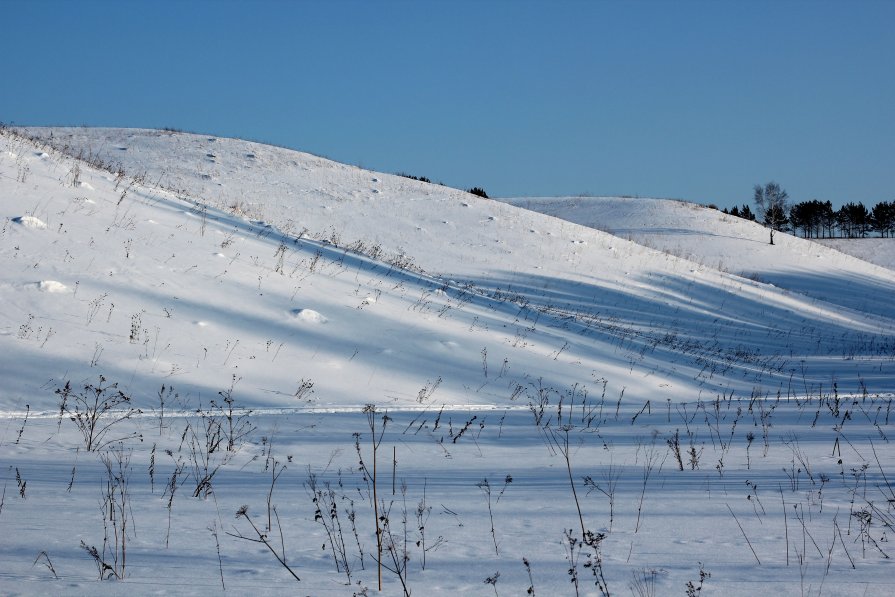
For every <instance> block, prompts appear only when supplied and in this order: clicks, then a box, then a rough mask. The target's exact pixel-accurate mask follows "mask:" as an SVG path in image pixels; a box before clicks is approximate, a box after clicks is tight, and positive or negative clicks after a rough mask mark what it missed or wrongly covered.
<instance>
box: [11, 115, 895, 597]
mask: <svg viewBox="0 0 895 597" xmlns="http://www.w3.org/2000/svg"><path fill="white" fill-rule="evenodd" d="M21 132H22V133H27V134H30V135H37V136H39V137H40V138H42V139H44V141H46V142H47V143H52V144H54V145H55V146H56V147H57V148H61V147H68V148H69V150H70V151H71V152H73V153H78V152H79V151H81V150H83V155H92V156H96V158H98V159H101V160H103V161H104V162H106V163H111V164H117V163H119V162H120V163H121V165H122V167H123V168H124V170H125V172H126V175H125V177H123V178H122V179H121V180H116V178H115V177H114V176H109V174H110V173H108V172H104V173H101V172H97V171H95V170H94V169H93V168H92V167H90V166H89V165H87V164H84V163H81V164H80V165H79V168H80V178H81V180H82V181H89V184H90V185H92V189H87V190H89V191H90V192H89V195H90V198H89V199H85V188H84V187H77V186H72V180H71V176H69V175H68V174H67V173H69V172H72V171H73V166H74V165H75V162H74V160H73V159H72V158H70V157H67V156H65V155H62V154H61V153H60V152H59V151H58V149H56V150H54V149H51V148H50V146H49V145H43V144H38V143H33V142H31V141H29V140H27V139H26V138H24V137H23V136H20V135H19V134H17V133H16V132H14V131H10V130H4V131H3V132H2V134H0V152H2V151H6V152H12V153H15V154H16V155H17V156H18V157H17V158H15V159H9V160H7V159H4V160H0V209H2V210H3V214H2V216H3V219H4V221H6V222H7V224H6V225H5V226H3V227H2V228H0V259H2V263H3V266H4V267H3V268H2V269H0V301H2V304H3V309H2V310H0V350H2V354H3V355H4V357H3V359H0V375H2V377H0V380H2V384H0V475H2V480H0V485H3V489H0V492H2V495H3V498H2V500H0V503H2V506H0V525H2V529H3V530H4V533H5V536H6V537H7V539H6V542H5V544H4V552H3V557H2V561H3V565H2V567H0V568H2V570H0V592H2V593H6V594H12V593H14V594H22V595H43V594H96V595H115V594H121V593H122V592H127V593H132V594H135V595H147V594H157V593H160V592H167V593H176V594H203V595H204V594H218V593H220V592H222V591H223V590H224V589H225V588H226V590H227V592H232V593H234V594H243V593H249V592H251V593H252V594H256V595H268V594H270V595H273V594H286V593H295V592H299V593H301V594H309V595H346V594H347V595H350V594H353V593H358V594H360V593H362V592H364V590H365V589H367V593H368V594H372V593H373V592H375V591H376V588H377V584H378V582H377V576H378V575H377V566H376V561H375V553H376V526H375V521H376V515H375V513H374V507H373V498H372V486H371V482H372V481H371V478H370V475H371V474H372V469H373V448H372V446H373V445H374V442H378V443H377V446H378V449H377V459H376V462H377V464H376V466H377V483H376V488H377V496H378V498H379V500H380V501H379V502H378V503H377V505H376V506H377V508H376V510H377V511H378V513H379V514H380V516H383V518H381V519H380V524H382V522H383V521H384V520H388V522H389V528H388V529H386V530H383V533H384V535H383V536H384V537H385V544H384V545H385V547H384V552H383V564H384V565H385V566H386V568H385V569H384V570H383V574H384V578H383V582H384V593H385V594H389V595H391V594H403V590H402V580H403V581H404V582H406V584H407V586H408V587H409V589H410V590H411V591H412V592H413V594H420V595H449V594H456V593H458V592H463V593H469V594H492V593H494V592H495V590H496V592H497V593H498V594H501V595H504V594H506V595H516V594H523V595H524V594H526V592H527V590H528V589H529V587H532V586H533V592H534V593H535V594H540V595H554V594H557V595H558V594H575V588H574V586H573V584H572V583H571V582H570V580H572V577H571V576H570V575H569V573H568V571H569V569H570V568H573V569H574V570H576V571H577V575H578V580H579V584H580V590H579V593H580V594H588V595H598V594H599V593H600V592H599V590H598V588H597V587H596V586H595V584H594V581H595V578H594V575H593V573H592V571H593V570H596V568H594V567H585V564H586V563H587V561H588V555H586V554H593V553H594V548H593V546H584V548H583V549H582V550H581V551H580V552H579V551H578V550H579V548H580V547H581V543H580V541H581V539H582V526H583V527H586V530H588V531H593V532H595V533H596V532H599V533H603V534H604V535H605V536H604V537H603V538H602V539H601V543H600V553H601V554H602V561H601V564H602V571H603V573H604V574H605V580H606V583H607V585H608V588H609V590H610V592H611V593H612V594H627V593H628V592H630V591H631V590H634V589H630V590H629V585H630V584H632V583H634V579H635V577H636V578H639V579H641V580H642V581H643V582H649V583H652V584H654V585H655V587H654V588H655V590H654V591H653V593H654V594H657V595H666V594H683V593H685V591H686V587H687V582H693V583H694V585H697V586H698V585H699V566H700V563H701V564H702V565H703V566H704V567H705V570H706V571H708V572H710V573H711V577H710V578H706V579H705V582H704V584H705V591H704V592H703V594H724V595H752V594H755V593H756V592H763V593H768V594H813V595H816V594H836V595H889V594H891V593H892V591H893V590H895V581H893V578H895V576H893V574H892V571H893V569H892V567H891V566H892V565H891V561H892V560H891V559H890V558H888V557H886V556H889V555H892V554H891V551H892V549H891V548H890V547H889V545H891V543H890V541H891V538H892V533H893V530H892V521H893V507H895V505H893V504H895V501H892V500H895V495H893V494H892V486H891V484H890V480H892V479H895V473H893V472H892V466H893V464H895V451H893V450H891V448H890V447H889V442H890V439H891V436H892V424H895V416H890V413H891V406H892V400H893V396H895V384H893V379H895V305H893V303H892V300H891V297H892V296H893V291H895V271H893V270H892V269H887V268H885V267H879V266H878V265H874V264H871V263H868V262H867V261H864V260H861V259H857V258H855V257H852V256H848V255H846V254H844V253H842V252H838V251H834V250H832V249H829V248H826V247H823V246H821V245H818V244H816V243H813V242H808V241H803V240H801V239H796V238H793V237H789V236H786V235H778V236H777V237H776V240H777V244H776V245H775V246H774V247H770V246H769V245H768V244H767V236H766V235H767V232H766V231H765V230H764V229H763V228H761V227H760V226H757V225H755V224H752V223H748V222H744V221H739V220H737V219H734V218H729V217H724V216H723V214H720V213H719V212H717V211H714V210H707V209H704V208H699V207H697V206H693V205H690V204H685V203H681V202H672V201H660V200H643V199H641V200H635V199H623V198H566V199H559V200H552V199H546V200H536V199H519V200H512V203H514V204H517V205H509V204H507V203H503V202H499V201H491V200H484V199H479V198H476V197H472V196H470V195H469V194H467V193H465V192H462V191H459V190H455V189H450V188H446V187H441V186H438V185H430V184H425V183H421V182H418V181H414V180H410V179H407V178H403V177H400V176H394V175H390V174H385V173H378V172H377V173H373V172H369V171H365V170H361V169H358V168H353V167H351V166H347V165H343V164H338V163H335V162H331V161H329V160H325V159H323V158H320V157H317V156H313V155H309V154H305V153H301V152H296V151H291V150H287V149H282V148H277V147H269V146H263V145H259V144H256V143H250V142H245V141H240V140H235V139H224V138H209V137H208V136H203V135H192V134H185V133H173V132H169V131H153V130H137V129H79V128H54V129H27V130H22V131H21ZM122 147H126V148H127V151H121V149H120V148H122ZM40 152H45V153H47V157H44V158H41V157H39V156H38V153H40ZM209 153H213V154H214V156H215V157H214V163H213V164H211V163H210V162H209V161H208V160H209V158H208V157H207V155H208V154H209ZM249 156H251V157H249ZM26 166H27V168H28V169H29V170H28V174H27V181H26V182H25V183H23V182H20V179H21V176H20V172H22V171H24V170H22V169H23V168H24V167H26ZM212 169H213V170H212ZM203 175H210V176H211V179H207V178H205V177H203ZM371 181H372V182H374V183H375V184H376V190H379V191H380V193H379V194H378V195H376V200H375V202H373V201H370V186H371ZM218 183H221V184H220V185H219V184H218ZM519 206H521V207H519ZM523 208H530V209H523ZM533 210H534V211H533ZM539 212H546V214H547V215H545V214H543V213H539ZM22 213H28V214H31V215H28V216H22V215H21V214H22ZM553 216H561V217H562V218H564V219H559V218H557V217H553ZM29 218H33V220H34V221H36V222H40V223H42V224H44V226H43V227H42V228H43V229H44V230H45V231H44V232H40V233H35V234H29V233H23V232H22V231H21V230H18V231H16V229H17V228H22V227H25V226H30V227H33V222H32V220H31V219H29ZM48 221H49V222H51V224H52V225H51V227H49V228H48V227H46V224H45V222H48ZM28 222H31V223H30V224H29V223H28ZM443 222H446V223H447V224H443ZM535 231H537V232H535ZM57 281H64V282H57ZM26 288H37V289H39V290H43V292H32V291H26V290H25V289H26ZM60 292H61V293H60ZM323 324H325V325H323ZM101 376H102V377H101ZM101 379H102V380H105V381H101ZM66 383H68V384H69V386H68V390H66V389H65V388H66ZM98 384H99V385H100V387H107V386H108V385H109V384H118V385H117V386H116V388H114V390H113V389H108V390H106V391H105V392H100V394H102V395H115V394H114V392H115V391H118V390H120V391H121V392H123V393H124V395H125V396H127V397H129V398H130V399H131V405H132V406H133V407H134V408H138V409H140V412H139V413H136V412H134V413H131V415H130V417H129V418H127V419H125V420H124V421H122V422H120V423H118V424H115V425H113V426H112V428H111V429H112V430H113V431H111V432H110V434H111V435H108V436H107V438H109V439H116V438H119V437H123V438H125V439H124V440H123V441H122V443H121V444H120V446H121V450H123V452H122V454H124V455H127V456H128V457H129V458H130V466H129V468H128V470H129V474H128V479H129V486H128V487H129V489H128V493H127V497H128V500H130V501H129V502H128V505H129V507H130V508H129V510H128V516H129V517H130V519H129V520H130V526H129V527H128V530H127V531H126V534H127V560H126V569H125V574H124V576H125V578H124V580H122V581H109V582H100V581H99V580H97V577H98V576H99V572H98V569H97V566H96V565H95V562H94V560H93V558H92V557H91V556H90V554H89V553H88V552H87V551H86V550H84V549H82V548H81V542H82V541H83V542H84V544H85V545H87V546H88V547H90V546H96V547H97V548H98V550H99V552H100V556H101V557H102V558H103V559H105V560H106V561H107V563H112V564H113V565H114V566H120V565H121V562H120V560H119V561H118V562H117V563H115V562H114V561H113V559H112V558H113V555H114V543H113V542H111V541H110V542H109V544H107V549H106V550H105V551H103V536H104V526H103V523H104V521H103V513H104V512H105V511H107V510H104V509H103V508H101V507H100V506H99V503H100V499H101V491H102V488H103V487H108V485H106V484H105V483H106V482H107V481H108V480H109V473H108V470H107V468H106V465H105V464H104V462H103V460H102V458H103V457H105V459H106V462H109V458H112V462H113V463H114V459H115V453H114V452H109V451H108V449H109V448H114V447H115V446H118V445H119V444H118V443H117V442H112V443H110V444H109V446H107V447H106V449H103V450H99V451H98V452H94V451H87V450H86V449H85V442H86V439H85V437H84V436H83V434H82V433H81V432H80V431H79V428H78V426H77V424H76V421H77V420H78V419H77V417H75V421H72V420H71V417H72V416H74V415H73V412H74V409H77V408H80V409H81V412H82V413H83V411H84V409H86V408H87V406H86V405H88V404H90V402H89V401H88V402H81V403H79V402H78V401H77V398H78V397H81V398H82V399H84V400H87V399H89V398H90V397H91V396H95V395H96V391H95V389H96V387H97V385H98ZM85 386H89V387H87V388H86V389H85ZM90 388H93V390H90ZM57 390H59V392H60V393H57ZM62 395H66V396H67V398H66V402H65V405H66V408H67V409H68V412H63V413H62V415H61V416H60V408H61V406H62ZM368 404H373V405H375V412H372V411H370V410H369V409H367V412H366V413H365V412H364V405H368ZM126 408H127V405H126V404H119V405H117V406H116V407H115V408H113V409H112V410H111V411H110V412H108V413H106V414H105V415H104V417H105V419H104V420H106V421H109V420H112V417H116V416H121V415H123V414H126V413H127V411H126V410H124V409H126ZM231 408H232V410H231ZM371 422H372V423H373V424H374V425H375V429H371V427H370V424H371ZM242 425H245V426H242ZM383 426H384V429H383ZM217 430H220V432H221V434H222V435H219V434H218V431H217ZM240 430H241V431H240ZM383 431H384V432H383ZM231 433H232V436H233V438H234V441H233V444H232V446H230V445H228V444H229V441H228V440H229V438H230V437H231ZM209 434H210V435H209ZM216 440H220V441H222V442H223V443H220V444H216V443H215V441H216ZM566 441H568V444H566ZM676 441H677V442H678V443H679V446H680V452H677V451H676V450H675V448H674V445H675V442H676ZM209 442H211V443H209ZM209 446H214V447H213V449H209ZM228 448H231V449H228ZM358 450H359V451H358ZM565 453H567V454H568V456H569V460H568V461H567V460H566V459H565V458H564V457H563V455H564V454H565ZM678 454H680V456H681V461H680V463H681V466H682V468H683V469H684V470H679V468H680V467H679V465H678V460H677V455H678ZM361 460H362V461H363V466H364V467H366V468H365V469H362V468H361V466H362V465H361ZM282 466H285V469H282V470H281V467H282ZM113 468H114V467H113ZM206 471H212V472H213V477H212V479H211V480H210V482H209V483H208V484H207V485H205V484H203V482H202V479H203V476H204V474H205V472H206ZM278 471H279V472H278ZM278 475H279V476H278ZM172 479H173V484H172ZM272 480H275V484H274V486H273V487H272V486H271V483H272ZM570 482H571V483H570ZM312 483H314V484H316V485H315V487H316V492H315V491H313V490H312V489H311V484H312ZM172 487H173V488H174V489H173V495H172V490H171V488H172ZM572 488H574V489H575V491H574V493H573V491H572ZM205 489H208V490H210V493H208V495H205V491H204V490H205ZM197 490H198V492H197ZM330 492H331V493H330ZM194 493H198V494H199V496H198V497H193V494H194ZM576 496H577V500H578V503H577V505H576V501H575V498H576ZM315 497H316V498H317V501H316V502H315V501H314V499H313V498H315ZM610 498H611V499H610ZM330 499H332V500H334V502H333V503H330V502H328V501H327V500H330ZM268 504H271V505H272V506H276V512H275V513H274V511H273V510H271V511H270V512H268V509H267V505H268ZM169 505H170V508H169ZM244 505H247V506H248V511H247V513H248V515H249V517H250V520H251V522H252V523H254V524H256V525H258V528H259V529H261V530H262V531H263V532H264V536H265V537H267V538H274V539H273V540H271V547H272V548H273V549H274V550H276V551H277V552H278V553H283V552H285V555H286V561H287V563H288V564H289V565H290V566H291V567H293V570H294V571H295V573H296V574H297V576H299V577H300V578H301V581H296V580H295V579H294V578H293V577H292V576H291V575H290V574H289V572H288V571H287V570H286V569H285V568H284V567H283V566H282V565H281V564H280V563H279V562H278V561H277V559H276V558H275V557H274V556H273V555H272V553H271V551H270V550H269V549H268V548H267V547H266V546H265V545H263V544H262V543H258V542H257V541H255V542H250V541H247V540H245V539H240V538H239V537H238V535H240V534H242V535H244V536H246V537H250V538H255V539H257V538H258V536H257V535H253V530H252V527H251V524H250V522H249V519H247V518H246V517H245V516H241V517H239V518H237V517H236V513H237V511H238V510H239V509H240V508H241V507H242V506H244ZM577 506H580V514H579V508H578V507H577ZM317 508H320V513H319V516H318V512H317ZM333 508H334V509H333ZM268 514H270V517H269V518H268ZM116 520H120V519H116ZM268 520H269V521H270V522H268ZM278 520H279V523H278ZM169 521H170V526H169ZM405 521H406V523H405ZM108 522H109V521H108V520H107V521H106V523H108ZM336 522H338V524H339V525H341V531H338V530H337V529H334V528H332V527H329V532H328V529H327V527H325V526H324V523H326V524H330V523H331V524H335V523H336ZM268 524H270V525H271V527H272V528H270V529H268V528H267V526H268ZM405 525H406V526H405ZM105 528H106V529H107V530H108V529H110V527H109V526H108V524H107V526H106V527H105ZM169 529H170V530H169ZM354 529H356V534H355V530H354ZM492 529H493V530H492ZM108 532H110V533H113V532H114V529H111V530H109V531H108ZM281 532H282V535H281ZM405 533H406V534H405ZM565 533H571V536H573V537H574V538H576V540H577V543H575V544H573V545H571V546H570V544H569V539H568V538H566V535H565ZM405 537H406V542H405V540H404V538H405ZM389 546H393V547H394V549H395V550H396V551H395V552H389V550H388V547H389ZM405 547H406V549H407V556H408V560H407V563H406V566H407V568H406V575H401V577H400V578H399V574H397V573H396V572H395V571H394V566H395V564H394V560H392V559H391V554H392V553H394V554H395V555H396V556H397V557H398V562H399V563H400V562H402V561H403V560H402V559H401V558H402V556H403V550H404V549H405ZM334 548H335V551H334ZM340 550H344V560H345V561H340V562H339V563H338V564H337V560H339V558H340V557H341V556H340V554H341V553H343V552H341V551H340ZM570 550H571V551H570ZM42 554H43V555H42ZM218 554H220V556H219V555H218ZM119 555H120V553H119ZM523 558H525V561H527V562H529V565H530V570H531V576H529V573H528V570H527V569H526V567H525V565H524V564H523ZM35 559H37V562H36V563H35ZM345 563H347V564H348V565H349V571H350V581H349V575H348V574H347V573H346V572H345V569H344V564H345ZM114 566H113V567H114ZM51 568H52V569H51ZM388 568H391V569H392V571H389V569H388ZM650 571H654V573H653V572H650ZM498 572H499V573H500V575H499V577H498V576H496V573H498ZM106 575H108V573H106ZM57 576H58V579H57V578H56V577H57ZM489 578H490V579H491V580H492V583H487V582H486V580H487V579H489ZM119 582H120V583H121V584H119ZM532 583H533V584H532ZM489 584H493V585H494V586H493V587H492V586H488V585H489ZM647 594H649V593H647Z"/></svg>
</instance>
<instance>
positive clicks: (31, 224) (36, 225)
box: [12, 216, 47, 230]
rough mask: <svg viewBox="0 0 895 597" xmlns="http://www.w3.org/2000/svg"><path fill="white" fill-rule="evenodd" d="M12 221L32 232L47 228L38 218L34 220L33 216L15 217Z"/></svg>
mask: <svg viewBox="0 0 895 597" xmlns="http://www.w3.org/2000/svg"><path fill="white" fill-rule="evenodd" d="M12 221H13V222H14V223H16V224H19V225H21V226H23V227H25V228H31V229H32V230H43V229H44V228H46V227H47V224H46V222H44V221H43V220H41V219H40V218H35V217H34V216H16V217H14V218H12Z"/></svg>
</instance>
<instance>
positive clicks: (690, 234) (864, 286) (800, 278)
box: [505, 197, 895, 316]
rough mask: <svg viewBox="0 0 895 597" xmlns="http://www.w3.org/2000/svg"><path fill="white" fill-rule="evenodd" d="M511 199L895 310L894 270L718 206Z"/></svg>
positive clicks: (725, 267) (809, 291)
mask: <svg viewBox="0 0 895 597" xmlns="http://www.w3.org/2000/svg"><path fill="white" fill-rule="evenodd" d="M505 201H506V202H507V203H509V204H512V205H516V206H520V207H524V208H525V209H531V210H534V211H537V212H539V213H543V214H548V215H551V216H555V217H558V218H562V219H564V220H567V221H569V222H574V223H577V224H581V225H583V226H588V227H591V228H595V229H598V230H605V231H608V232H611V233H612V234H615V235H618V236H621V237H623V238H628V239H630V240H633V241H635V242H637V243H640V244H643V245H645V246H648V247H653V248H656V249H659V250H661V251H664V252H667V253H669V254H672V255H677V256H680V257H684V258H686V259H689V260H691V261H693V262H695V263H698V264H700V265H701V266H704V267H707V268H714V269H719V270H722V271H728V272H731V273H734V274H737V275H740V276H745V277H747V278H752V279H755V280H758V281H761V282H767V283H770V284H773V285H774V286H776V287H778V288H782V289H785V290H787V291H790V292H793V293H797V294H800V295H804V296H805V297H809V298H811V299H819V300H822V301H824V302H826V303H831V304H834V305H837V306H841V307H845V308H848V309H857V310H859V311H864V312H871V313H876V314H880V315H886V316H889V315H891V312H892V311H891V301H890V300H889V295H890V293H891V292H892V291H893V290H895V276H893V274H892V271H891V269H889V270H886V269H883V268H881V267H879V266H874V265H871V264H870V263H867V262H865V261H863V260H861V259H858V258H855V257H852V256H850V255H846V254H844V253H841V252H839V251H836V250H834V249H833V248H829V247H827V246H822V245H819V244H818V243H816V242H813V241H809V240H805V239H802V238H797V237H794V236H791V235H787V234H777V235H775V244H774V245H773V246H772V245H770V244H769V242H768V241H769V234H768V231H767V229H766V228H764V227H763V226H761V225H759V224H757V223H755V222H750V221H747V220H744V219H742V218H737V217H733V216H729V215H727V214H724V213H722V212H720V211H718V210H716V209H711V208H707V207H702V206H699V205H696V204H693V203H686V202H683V201H671V200H661V199H646V198H616V197H558V198H520V199H507V200H505ZM825 244H826V243H825ZM883 265H885V264H883Z"/></svg>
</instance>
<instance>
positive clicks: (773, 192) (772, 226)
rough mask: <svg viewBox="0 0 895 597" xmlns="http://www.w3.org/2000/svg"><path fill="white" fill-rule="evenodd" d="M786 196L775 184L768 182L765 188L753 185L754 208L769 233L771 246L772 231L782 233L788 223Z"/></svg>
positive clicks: (772, 242) (772, 241)
mask: <svg viewBox="0 0 895 597" xmlns="http://www.w3.org/2000/svg"><path fill="white" fill-rule="evenodd" d="M787 198H789V195H787V194H786V191H784V190H783V189H782V188H780V185H779V184H777V183H776V182H773V181H771V182H769V183H768V184H766V185H765V186H761V185H755V207H756V210H757V211H758V216H759V217H760V218H761V221H762V223H763V224H764V225H765V226H767V227H768V229H769V230H770V231H771V244H772V245H773V244H774V231H775V230H777V231H780V232H783V231H785V230H786V224H787V223H788V222H789V218H788V217H787V214H788V212H789V209H788V206H787V202H786V200H787Z"/></svg>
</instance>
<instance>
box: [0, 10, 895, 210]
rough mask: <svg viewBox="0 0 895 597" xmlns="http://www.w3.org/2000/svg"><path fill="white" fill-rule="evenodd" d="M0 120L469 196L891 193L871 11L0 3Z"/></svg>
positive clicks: (887, 114)
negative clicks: (287, 160) (231, 152)
mask: <svg viewBox="0 0 895 597" xmlns="http://www.w3.org/2000/svg"><path fill="white" fill-rule="evenodd" d="M0 21H2V23H3V26H2V35H0V52H2V56H3V61H2V65H3V69H2V71H3V78H2V83H0V120H2V121H3V122H6V123H10V122H12V123H15V124H22V125H24V124H34V125H49V124H58V125H81V124H86V125H95V126H126V127H159V128H160V127H175V128H180V129H184V130H189V131H196V132H203V133H213V134H217V135H226V136H235V137H243V138H248V139H254V140H259V141H264V142H269V143H275V144H279V145H285V146H288V147H292V148H295V149H301V150H304V151H309V152H312V153H316V154H320V155H324V156H327V157H330V158H333V159H336V160H339V161H342V162H347V163H351V164H358V165H361V166H364V167H366V168H371V169H376V170H381V171H386V172H397V171H404V172H408V173H411V174H416V175H424V176H428V177H429V178H432V179H433V180H438V181H443V182H444V183H446V184H448V185H451V186H456V187H464V188H466V187H471V186H482V187H484V188H485V189H486V190H487V191H488V192H489V193H490V194H491V195H499V196H515V195H565V194H579V193H592V194H627V195H641V196H654V197H675V198H683V199H687V200H691V201H697V202H701V203H708V202H714V203H716V204H718V205H719V206H731V205H734V204H737V203H744V202H750V201H751V195H752V190H751V189H752V186H753V185H754V184H756V183H764V182H767V181H769V180H776V181H777V182H779V183H780V184H781V185H782V186H783V187H784V188H785V189H786V190H787V191H788V192H789V194H790V198H791V199H792V200H795V201H801V200H807V199H814V198H818V199H822V200H826V199H830V200H832V201H833V202H834V204H837V205H838V204H840V203H842V202H845V201H858V200H860V201H864V202H865V204H871V205H872V204H875V203H876V202H878V201H881V200H886V201H890V200H893V199H895V1H888V0H863V1H861V0H857V1H849V2H830V1H824V0H812V1H808V0H803V1H794V0H791V1H786V0H778V1H761V0H758V1H749V2H745V1H742V2H732V1H731V2H727V1H720V0H719V1H692V0H690V1H688V0H684V1H660V0H656V1H633V2H613V1H603V2H600V1H595V2H585V1H579V2H575V1H562V0H553V1H548V0H545V1H542V2H537V1H510V0H506V1H488V0H476V1H462V0H452V1H443V2H440V1H430V2H427V1H424V0H419V1H414V2H411V1H405V2H397V1H392V2H388V1H374V0H358V1H338V0H336V1H326V2H324V1H320V2H286V1H279V2H275V1H266V2H265V1H253V2H251V1H246V2H235V1H192V2H191V1H183V2H173V1H172V2H164V1H160V0H153V1H138V0H118V1H112V0H108V1H91V0H80V1H74V0H72V1H65V0H55V1H53V0H27V1H20V0H0Z"/></svg>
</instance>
